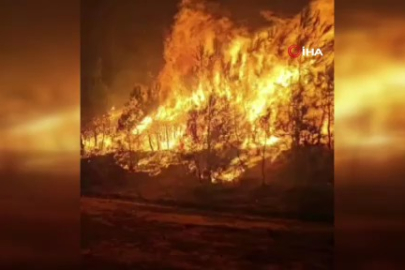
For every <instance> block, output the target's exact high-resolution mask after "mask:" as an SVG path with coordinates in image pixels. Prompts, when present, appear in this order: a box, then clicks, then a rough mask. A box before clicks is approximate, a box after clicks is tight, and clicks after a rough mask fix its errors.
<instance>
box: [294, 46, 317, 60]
mask: <svg viewBox="0 0 405 270" xmlns="http://www.w3.org/2000/svg"><path fill="white" fill-rule="evenodd" d="M288 54H289V55H290V56H291V57H292V58H297V57H298V56H300V55H303V56H317V55H320V56H323V53H322V50H321V49H319V48H318V49H313V48H305V47H304V46H303V47H302V50H299V47H298V45H291V46H290V47H288Z"/></svg>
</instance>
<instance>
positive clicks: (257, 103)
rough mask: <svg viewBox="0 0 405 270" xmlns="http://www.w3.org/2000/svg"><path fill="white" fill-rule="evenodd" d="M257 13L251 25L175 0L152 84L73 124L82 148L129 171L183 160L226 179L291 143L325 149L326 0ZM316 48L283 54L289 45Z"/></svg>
mask: <svg viewBox="0 0 405 270" xmlns="http://www.w3.org/2000/svg"><path fill="white" fill-rule="evenodd" d="M269 14H270V13H266V12H263V13H262V16H263V18H264V19H265V20H266V21H267V25H268V26H267V27H263V28H261V29H256V30H252V29H249V28H247V27H244V26H240V25H237V24H236V23H234V22H233V21H232V20H231V19H230V18H228V17H224V16H221V15H218V14H216V13H215V12H211V11H210V9H209V8H208V7H207V5H205V4H204V3H203V2H201V1H191V0H183V1H182V3H181V4H180V10H179V12H178V14H177V15H176V17H175V22H174V25H173V27H172V32H171V34H170V36H169V37H168V38H167V39H166V42H165V51H164V59H165V65H164V67H163V69H162V70H161V72H160V74H159V75H158V76H157V78H156V80H155V83H154V84H153V85H151V86H149V87H140V86H137V87H135V88H134V89H133V91H132V92H131V94H130V99H129V101H128V102H127V103H126V104H125V106H123V107H122V108H120V109H112V110H111V111H110V112H108V113H107V114H105V115H103V116H101V117H99V118H97V119H94V121H93V122H92V123H91V125H89V126H88V128H86V129H85V130H83V132H82V155H83V157H89V156H93V155H105V154H113V155H114V157H115V159H116V161H117V163H118V164H119V165H121V166H122V167H123V168H125V169H128V170H131V171H143V172H148V173H150V174H152V175H156V174H159V173H160V172H161V170H162V169H163V168H165V167H168V166H170V165H174V164H182V165H184V166H185V167H186V168H188V170H189V171H190V172H193V173H195V175H196V176H197V177H198V178H200V179H203V178H205V179H208V180H210V181H234V180H236V179H238V178H239V177H241V175H242V174H243V173H244V172H245V171H246V170H247V169H249V168H251V167H254V166H256V165H258V164H260V163H262V164H263V166H265V162H266V161H268V162H271V161H274V160H275V159H276V158H277V157H278V156H279V154H280V153H282V152H283V151H286V150H288V149H291V148H296V147H301V146H302V147H304V146H322V147H325V148H329V149H331V148H333V111H334V110H333V59H334V58H333V42H334V39H333V35H334V34H333V31H334V25H333V1H314V2H312V3H311V4H310V5H309V6H308V7H307V8H306V9H305V10H303V11H302V12H301V13H300V14H298V15H296V16H295V17H293V18H288V19H281V18H276V17H274V16H273V15H269ZM291 44H299V45H300V46H304V45H305V46H307V47H313V48H322V52H323V56H316V57H311V58H296V59H292V58H291V57H289V56H288V47H289V46H290V45H291Z"/></svg>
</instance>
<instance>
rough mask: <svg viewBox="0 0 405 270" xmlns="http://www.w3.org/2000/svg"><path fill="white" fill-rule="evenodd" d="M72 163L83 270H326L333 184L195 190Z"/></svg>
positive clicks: (248, 184) (175, 171)
mask: <svg viewBox="0 0 405 270" xmlns="http://www.w3.org/2000/svg"><path fill="white" fill-rule="evenodd" d="M179 170H180V168H168V170H167V171H165V172H163V173H162V174H161V175H160V176H159V177H154V178H153V177H148V176H147V175H145V174H142V173H128V172H126V171H124V170H121V169H120V168H119V167H118V166H116V165H115V164H114V163H113V162H111V159H110V158H109V157H99V158H93V159H91V160H85V159H83V160H82V168H81V178H82V179H81V184H82V188H81V191H82V192H81V193H82V197H81V231H82V233H81V234H82V238H81V239H82V243H81V246H82V264H83V266H84V267H83V268H84V269H97V270H103V269H227V270H228V269H259V270H260V269H332V258H333V245H334V236H333V186H331V185H329V184H319V183H318V184H317V185H310V186H302V185H297V183H290V184H288V185H279V184H277V181H276V179H272V178H270V179H269V183H268V184H267V185H265V186H263V185H261V183H260V181H259V182H254V180H252V179H250V180H247V181H245V182H241V183H238V184H210V183H198V181H196V180H195V179H190V176H187V175H185V174H184V173H181V172H180V171H179Z"/></svg>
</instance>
